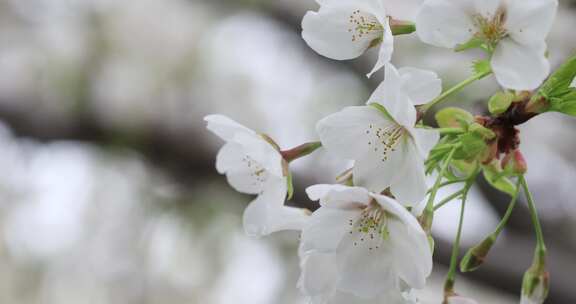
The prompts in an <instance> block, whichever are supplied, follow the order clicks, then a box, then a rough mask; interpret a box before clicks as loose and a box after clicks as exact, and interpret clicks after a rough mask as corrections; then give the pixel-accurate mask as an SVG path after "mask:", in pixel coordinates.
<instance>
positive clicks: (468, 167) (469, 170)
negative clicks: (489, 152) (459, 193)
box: [452, 160, 478, 179]
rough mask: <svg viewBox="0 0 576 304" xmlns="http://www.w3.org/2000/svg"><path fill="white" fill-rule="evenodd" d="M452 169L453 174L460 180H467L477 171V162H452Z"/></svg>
mask: <svg viewBox="0 0 576 304" xmlns="http://www.w3.org/2000/svg"><path fill="white" fill-rule="evenodd" d="M452 168H453V169H454V170H455V171H456V172H455V174H456V175H458V176H459V177H460V178H461V179H468V178H470V177H471V176H472V174H474V172H476V169H478V162H477V161H472V162H470V161H465V160H453V161H452Z"/></svg>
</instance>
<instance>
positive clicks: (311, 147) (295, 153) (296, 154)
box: [280, 141, 322, 162]
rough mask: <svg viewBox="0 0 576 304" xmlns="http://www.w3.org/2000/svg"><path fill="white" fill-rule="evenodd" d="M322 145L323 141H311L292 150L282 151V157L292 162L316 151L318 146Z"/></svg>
mask: <svg viewBox="0 0 576 304" xmlns="http://www.w3.org/2000/svg"><path fill="white" fill-rule="evenodd" d="M320 147H322V143H321V142H319V141H315V142H309V143H305V144H302V145H299V146H297V147H295V148H292V149H290V150H284V151H281V152H280V154H282V157H283V158H284V160H286V161H287V162H291V161H293V160H295V159H298V158H301V157H304V156H306V155H309V154H311V153H312V152H314V151H316V150H317V149H318V148H320Z"/></svg>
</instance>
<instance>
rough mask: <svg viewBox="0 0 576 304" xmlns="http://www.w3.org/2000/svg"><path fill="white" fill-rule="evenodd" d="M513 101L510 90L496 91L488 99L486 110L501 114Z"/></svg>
mask: <svg viewBox="0 0 576 304" xmlns="http://www.w3.org/2000/svg"><path fill="white" fill-rule="evenodd" d="M512 101H514V94H512V93H510V92H498V93H496V94H494V96H492V97H491V98H490V101H488V110H489V111H490V113H492V114H494V115H498V114H502V113H504V112H506V110H508V108H509V107H510V105H511V104H512Z"/></svg>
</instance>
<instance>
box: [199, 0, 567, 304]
mask: <svg viewBox="0 0 576 304" xmlns="http://www.w3.org/2000/svg"><path fill="white" fill-rule="evenodd" d="M317 2H318V4H319V5H320V8H319V9H318V11H310V12H308V13H306V15H305V16H304V18H303V21H302V29H303V31H302V37H303V39H304V40H305V41H306V43H307V44H308V45H309V46H310V47H311V48H312V49H314V50H315V51H316V52H318V53H319V54H321V55H323V56H326V57H329V58H333V59H337V60H346V59H353V58H356V57H358V56H360V55H362V54H363V53H364V52H365V51H366V50H367V49H369V48H372V47H379V51H378V60H377V62H376V65H375V66H374V68H373V70H372V71H371V72H370V73H369V75H372V74H373V73H374V72H376V71H378V70H380V69H381V68H384V80H383V81H382V83H381V84H380V85H379V86H378V87H377V88H376V90H375V91H374V92H373V93H372V95H371V96H370V98H369V99H368V101H367V102H366V103H365V105H361V106H350V107H346V108H344V109H342V110H341V111H339V112H336V113H334V114H331V115H329V116H327V117H325V118H323V119H322V120H320V121H319V122H318V123H317V126H316V131H317V133H318V136H319V139H320V142H316V143H308V144H304V145H302V146H299V147H296V148H294V149H291V150H285V151H284V150H281V149H280V147H279V146H278V144H276V143H275V142H274V141H273V140H272V139H271V138H269V137H268V136H266V135H262V134H257V133H255V132H254V131H252V130H250V129H248V128H246V127H244V126H241V125H239V124H237V123H236V122H234V121H232V120H230V119H228V118H226V117H224V116H221V115H209V116H207V117H206V118H205V120H206V121H207V122H208V129H209V130H211V131H212V132H213V133H215V134H216V135H218V136H220V137H221V138H222V139H224V140H225V141H226V144H225V145H224V146H223V147H222V148H221V150H220V152H219V153H218V156H217V163H216V167H217V170H218V172H219V173H221V174H225V175H226V177H227V179H228V182H229V183H230V185H231V186H232V187H234V188H235V189H236V190H238V191H240V192H244V193H249V194H256V195H258V196H257V198H256V199H255V200H254V201H253V202H252V203H250V205H248V207H247V208H246V210H245V213H244V227H245V230H246V232H247V234H249V235H253V236H262V235H266V234H269V233H272V232H275V231H279V230H299V231H301V233H302V234H301V242H300V246H299V251H298V254H299V256H300V266H301V276H300V279H299V282H298V288H299V289H300V290H301V292H302V293H303V295H304V296H305V297H306V298H307V300H308V302H309V303H311V304H338V303H346V304H348V303H380V302H381V303H389V304H407V303H417V299H416V297H415V296H414V290H417V289H421V288H424V286H425V284H426V280H427V278H428V276H429V275H430V273H431V271H432V252H433V248H434V242H433V240H432V239H431V235H430V228H431V225H432V221H433V215H434V211H435V210H436V209H438V208H441V207H442V206H444V205H445V204H446V203H448V202H449V201H450V200H453V199H456V198H458V199H461V201H462V203H461V215H460V221H459V226H458V231H457V237H456V240H455V242H454V250H453V251H452V252H453V254H452V258H451V262H450V269H449V272H448V275H447V279H446V283H445V290H444V303H448V304H449V303H453V304H456V303H476V302H475V301H474V300H472V299H469V298H466V297H464V296H460V295H458V294H457V293H456V292H455V291H454V281H455V273H456V267H457V264H458V263H457V259H458V246H459V241H460V236H461V230H462V222H463V215H464V206H465V203H466V198H467V194H468V192H469V190H470V188H471V186H472V184H473V183H474V181H475V180H476V178H477V177H478V175H479V174H480V173H483V175H484V177H485V178H486V180H487V182H488V183H489V184H490V185H492V186H493V187H494V188H496V189H498V190H500V191H502V192H505V193H508V194H510V195H511V196H512V197H513V198H512V201H511V203H510V207H509V208H510V209H509V210H510V211H511V210H512V208H514V206H515V202H516V198H517V196H518V193H519V191H520V187H521V186H522V188H523V189H524V193H525V194H526V195H527V196H528V198H529V204H530V206H531V207H533V204H534V203H533V201H532V198H531V196H530V194H529V191H528V188H527V185H526V181H525V179H524V176H523V174H524V173H525V172H526V169H527V166H526V164H525V162H524V160H523V157H522V154H521V153H520V150H519V137H518V133H519V131H518V130H517V129H516V126H517V125H519V124H521V123H523V122H525V121H527V120H529V119H530V118H532V117H534V116H536V115H539V114H541V113H544V112H546V111H560V112H564V113H568V114H570V113H572V112H570V111H573V112H574V113H576V110H574V109H576V105H574V104H573V103H570V100H571V98H572V96H573V93H574V92H575V91H574V90H572V89H571V88H567V83H570V85H569V86H570V87H576V79H574V80H572V79H571V80H568V81H567V80H566V77H571V78H573V77H574V76H576V57H575V58H574V59H572V60H571V61H569V63H567V64H566V65H565V66H564V67H561V68H560V69H559V71H558V72H557V73H556V74H555V75H553V76H552V77H550V79H549V80H547V82H546V83H545V84H543V85H542V87H541V89H540V90H538V91H535V92H533V93H532V92H515V91H512V90H533V89H536V88H538V87H539V86H540V85H541V84H542V82H543V81H544V80H545V79H546V77H548V74H549V69H550V66H549V63H548V60H547V58H546V55H545V54H546V43H545V37H546V35H547V33H548V32H549V30H550V27H551V25H552V22H553V19H554V16H555V13H556V9H557V5H558V3H557V0H489V1H485V0H425V1H424V3H423V4H422V5H421V6H420V7H419V9H418V12H417V18H416V24H415V25H414V24H413V23H410V22H407V21H400V20H396V19H394V18H393V17H392V16H389V15H388V11H387V10H386V8H385V4H386V3H385V2H386V1H385V0H317ZM414 31H417V34H418V37H420V39H421V40H422V41H423V42H425V43H429V44H432V45H436V46H440V47H447V48H456V50H458V51H460V50H465V49H469V48H481V49H483V50H484V51H486V53H487V54H488V56H489V57H490V58H489V59H488V60H480V61H476V63H475V75H473V77H472V78H470V79H468V80H465V81H463V82H462V83H460V84H458V85H457V86H455V87H454V88H451V89H449V90H446V91H444V92H442V81H441V80H440V78H439V77H438V76H437V75H436V73H434V72H432V71H426V70H421V69H417V68H412V67H402V68H399V69H397V68H396V67H395V66H394V65H393V64H392V63H391V62H390V61H391V57H392V52H393V49H394V47H393V42H394V41H393V40H394V37H393V36H394V35H396V34H409V33H411V32H414ZM571 69H574V71H572V70H571ZM492 73H493V74H494V75H495V77H496V80H497V81H498V82H499V84H500V85H501V86H502V87H503V89H505V90H506V91H504V92H497V93H496V94H495V95H494V96H493V97H492V98H490V99H489V102H488V108H489V111H490V112H491V114H492V116H473V115H472V114H470V113H468V112H467V111H464V110H461V109H456V108H447V109H443V110H441V111H439V112H438V113H437V115H436V117H435V118H436V121H437V124H438V126H439V128H433V127H432V126H429V125H428V126H427V125H425V124H424V122H423V117H424V115H425V114H426V112H427V111H428V110H430V109H431V108H432V107H433V106H436V105H437V104H439V103H440V102H443V101H444V100H446V99H447V98H448V97H449V96H450V95H451V94H453V93H455V92H457V91H459V90H461V89H462V88H463V87H464V86H466V85H468V84H470V83H472V82H473V81H476V80H479V79H481V78H483V77H485V76H487V75H490V74H492ZM552 97H553V98H552ZM553 102H555V103H556V104H553ZM574 103H576V101H575V102H574ZM571 115H572V114H571ZM573 115H576V114H573ZM319 147H323V148H324V149H326V151H327V152H328V153H330V154H332V155H334V156H337V157H340V158H341V159H344V160H351V161H353V167H352V168H349V169H348V170H346V171H345V174H343V175H342V176H341V177H340V178H337V179H335V180H336V181H337V182H336V183H335V184H321V185H314V186H311V187H308V188H307V189H306V192H307V194H308V196H309V198H310V199H311V200H312V201H319V205H320V207H319V208H318V209H317V210H316V211H314V212H313V213H311V214H310V213H308V212H306V211H305V210H302V209H298V208H293V207H288V206H286V205H285V200H286V198H287V197H289V196H290V195H289V193H291V191H292V188H291V187H292V181H291V174H290V170H289V163H290V162H291V161H293V160H295V159H298V158H300V157H303V156H305V155H307V154H309V153H311V152H313V151H314V150H315V149H317V148H319ZM520 165H522V166H520ZM343 169H344V168H343ZM433 173H436V174H435V175H436V177H435V179H436V182H435V183H434V185H433V186H432V187H430V186H431V185H429V184H428V183H427V180H428V178H427V175H433ZM513 179H517V183H516V184H514V183H512V181H511V180H513ZM443 181H445V182H444V183H443ZM457 183H460V184H463V185H464V186H463V188H462V189H461V190H460V191H458V192H456V193H454V194H453V195H452V196H449V197H448V198H447V199H445V200H443V201H442V202H439V203H437V204H434V203H435V200H436V194H437V192H438V189H439V188H440V187H443V186H444V185H448V184H457ZM424 202H425V204H421V203H424ZM422 210H423V211H422ZM531 210H535V209H534V208H531ZM421 211H422V212H421ZM534 212H535V211H534ZM507 214H509V213H507ZM534 218H537V216H533V217H532V219H534ZM506 221H507V217H504V218H503V219H502V222H501V223H500V225H499V226H498V227H497V229H496V231H495V232H494V233H493V234H491V235H490V236H489V237H487V240H489V241H490V242H488V243H489V244H490V246H476V247H474V248H476V249H475V251H473V252H472V253H470V252H469V254H467V255H466V256H467V259H468V260H466V261H467V262H466V261H463V263H462V265H464V266H461V271H462V272H466V271H472V270H474V269H476V268H478V267H479V266H480V264H481V261H480V260H479V259H477V260H470V259H471V257H480V256H481V257H482V261H483V259H484V257H486V256H487V254H488V251H489V250H490V248H491V244H493V243H494V241H495V240H496V238H497V236H498V234H499V233H500V231H501V230H502V227H503V226H504V225H505V224H506ZM534 225H535V227H536V228H537V229H536V231H537V236H538V238H537V239H538V242H537V249H538V251H537V252H538V253H539V254H540V256H541V257H543V256H545V248H544V245H543V241H542V238H541V235H540V234H541V231H540V230H539V224H538V223H534ZM483 244H484V243H483ZM483 249H485V250H483ZM477 251H478V252H477ZM542 260H543V259H542ZM533 267H540V268H538V269H543V263H542V264H538V263H537V264H535V266H533ZM532 285H534V284H532ZM532 285H530V286H532ZM534 286H536V285H534ZM542 286H544V285H542ZM538 288H539V287H538ZM530 290H536V292H534V293H530V296H531V299H532V298H545V295H546V294H547V285H546V286H545V287H542V290H540V289H537V288H532V287H531V289H530ZM527 298H528V296H524V298H523V299H524V300H523V301H526V299H527ZM542 301H543V299H542Z"/></svg>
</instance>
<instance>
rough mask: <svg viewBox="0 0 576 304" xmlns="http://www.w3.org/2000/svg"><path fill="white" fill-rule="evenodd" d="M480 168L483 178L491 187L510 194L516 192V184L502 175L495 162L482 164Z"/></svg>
mask: <svg viewBox="0 0 576 304" xmlns="http://www.w3.org/2000/svg"><path fill="white" fill-rule="evenodd" d="M482 169H483V170H482V171H483V173H484V178H485V179H486V181H487V182H488V183H489V184H490V185H492V187H494V188H495V189H497V190H499V191H502V192H504V193H507V194H509V195H511V196H513V195H514V194H515V193H516V185H514V183H512V182H511V181H510V179H508V178H507V177H506V176H504V175H503V173H502V169H500V166H499V165H498V163H497V162H494V163H491V164H488V165H484V166H482Z"/></svg>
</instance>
